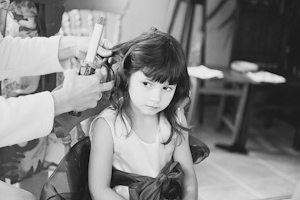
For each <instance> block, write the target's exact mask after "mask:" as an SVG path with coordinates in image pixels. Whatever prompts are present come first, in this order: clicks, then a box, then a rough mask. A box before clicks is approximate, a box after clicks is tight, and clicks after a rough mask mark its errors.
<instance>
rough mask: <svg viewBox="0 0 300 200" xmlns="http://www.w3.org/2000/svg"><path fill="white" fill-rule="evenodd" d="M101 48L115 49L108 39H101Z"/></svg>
mask: <svg viewBox="0 0 300 200" xmlns="http://www.w3.org/2000/svg"><path fill="white" fill-rule="evenodd" d="M100 46H101V47H103V48H105V49H111V48H112V47H113V44H112V42H111V41H109V40H108V39H101V40H100Z"/></svg>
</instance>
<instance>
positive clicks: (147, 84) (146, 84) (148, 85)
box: [143, 82, 151, 87]
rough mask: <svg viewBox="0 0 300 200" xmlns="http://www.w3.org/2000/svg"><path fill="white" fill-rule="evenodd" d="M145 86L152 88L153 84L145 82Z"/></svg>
mask: <svg viewBox="0 0 300 200" xmlns="http://www.w3.org/2000/svg"><path fill="white" fill-rule="evenodd" d="M143 85H144V86H147V87H150V86H151V83H149V82H143Z"/></svg>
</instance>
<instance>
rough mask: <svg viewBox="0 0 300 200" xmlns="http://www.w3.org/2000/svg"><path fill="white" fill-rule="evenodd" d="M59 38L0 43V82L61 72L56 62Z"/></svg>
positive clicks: (14, 39) (26, 39) (17, 39)
mask: <svg viewBox="0 0 300 200" xmlns="http://www.w3.org/2000/svg"><path fill="white" fill-rule="evenodd" d="M59 42H60V37H59V36H55V37H50V38H43V37H35V38H25V39H21V38H12V37H5V38H3V39H2V40H1V42H0V80H3V79H6V78H13V77H20V76H35V75H43V74H49V73H54V72H59V71H62V70H63V69H62V67H61V65H60V62H59V60H58V47H59Z"/></svg>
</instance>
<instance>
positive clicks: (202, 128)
mask: <svg viewBox="0 0 300 200" xmlns="http://www.w3.org/2000/svg"><path fill="white" fill-rule="evenodd" d="M215 113H216V106H214V105H209V106H207V108H206V110H205V118H204V120H205V121H204V123H202V124H201V125H200V124H197V125H196V126H195V130H194V132H193V134H194V135H196V136H197V137H198V138H199V139H200V140H201V141H203V142H205V143H206V144H207V145H208V146H209V147H210V150H211V153H210V156H209V157H208V158H207V159H206V160H204V161H203V162H202V163H200V164H198V165H197V166H195V169H196V173H197V178H198V188H199V200H258V199H260V200H262V199H264V200H267V199H268V200H284V199H290V198H291V196H292V194H293V193H294V190H295V187H296V185H297V183H298V180H299V179H300V152H298V151H295V150H293V149H292V148H291V146H292V141H293V133H294V132H293V131H294V130H293V129H292V128H291V127H289V126H288V125H287V124H285V123H283V122H282V121H275V123H273V125H272V128H271V129H269V130H266V129H265V128H264V127H263V126H262V120H261V119H260V118H257V117H252V120H251V121H250V130H249V139H248V141H247V146H246V147H247V149H248V151H249V153H248V154H247V155H243V154H238V153H228V152H226V151H224V150H221V149H218V148H217V147H215V144H216V143H220V142H221V143H228V144H230V137H231V134H230V132H229V131H228V130H226V128H225V129H223V130H222V132H217V131H215V130H214V122H215V121H214V116H215Z"/></svg>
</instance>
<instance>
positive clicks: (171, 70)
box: [141, 62, 182, 85]
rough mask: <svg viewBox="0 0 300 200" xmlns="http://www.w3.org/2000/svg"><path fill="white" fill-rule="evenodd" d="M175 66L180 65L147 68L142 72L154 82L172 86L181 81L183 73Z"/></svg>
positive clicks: (171, 64) (170, 64) (172, 64)
mask: <svg viewBox="0 0 300 200" xmlns="http://www.w3.org/2000/svg"><path fill="white" fill-rule="evenodd" d="M174 65H180V64H179V63H178V62H177V63H169V64H167V65H153V66H146V67H144V68H143V69H142V70H141V71H142V72H143V73H144V74H145V76H147V77H148V78H150V79H151V80H152V81H154V82H159V83H165V82H168V83H169V84H170V85H176V84H178V82H179V80H181V77H182V73H180V71H178V68H179V67H178V66H174ZM176 69H177V70H176Z"/></svg>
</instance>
